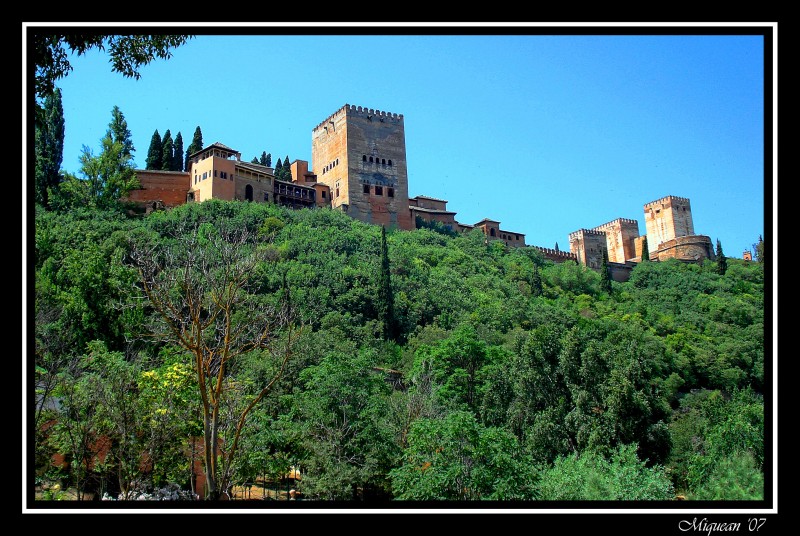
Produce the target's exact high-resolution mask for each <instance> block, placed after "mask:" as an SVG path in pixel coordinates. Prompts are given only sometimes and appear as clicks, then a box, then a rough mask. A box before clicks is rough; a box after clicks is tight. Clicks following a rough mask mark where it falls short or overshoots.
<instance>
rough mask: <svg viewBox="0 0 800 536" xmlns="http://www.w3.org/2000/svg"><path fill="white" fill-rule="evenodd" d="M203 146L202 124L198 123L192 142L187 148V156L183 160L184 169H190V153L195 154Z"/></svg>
mask: <svg viewBox="0 0 800 536" xmlns="http://www.w3.org/2000/svg"><path fill="white" fill-rule="evenodd" d="M202 148H203V132H202V131H201V130H200V126H199V125H198V126H197V128H195V129H194V137H192V143H190V144H189V147H188V148H187V149H186V157H185V158H184V160H183V170H184V171H189V155H193V154H194V153H196V152H197V151H199V150H200V149H202Z"/></svg>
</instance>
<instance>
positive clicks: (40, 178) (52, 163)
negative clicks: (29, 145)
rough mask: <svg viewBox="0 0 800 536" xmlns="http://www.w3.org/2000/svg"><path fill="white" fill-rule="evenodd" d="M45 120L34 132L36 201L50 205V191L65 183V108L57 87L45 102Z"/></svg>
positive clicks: (42, 116)
mask: <svg viewBox="0 0 800 536" xmlns="http://www.w3.org/2000/svg"><path fill="white" fill-rule="evenodd" d="M40 117H41V121H37V122H36V125H35V133H34V136H35V138H34V153H35V157H36V162H35V168H34V193H35V197H36V201H37V202H38V203H41V204H42V205H44V206H45V207H47V206H49V205H50V191H51V190H54V189H56V188H58V186H59V185H60V184H61V162H62V160H63V159H64V108H63V106H62V104H61V90H60V89H58V88H55V89H54V90H53V92H52V93H51V94H49V95H48V96H47V97H46V98H45V101H44V107H43V109H42V114H41V116H40Z"/></svg>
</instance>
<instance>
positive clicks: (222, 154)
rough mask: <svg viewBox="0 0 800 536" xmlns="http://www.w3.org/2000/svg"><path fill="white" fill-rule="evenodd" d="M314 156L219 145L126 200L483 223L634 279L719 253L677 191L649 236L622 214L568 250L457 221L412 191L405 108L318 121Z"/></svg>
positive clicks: (580, 235)
mask: <svg viewBox="0 0 800 536" xmlns="http://www.w3.org/2000/svg"><path fill="white" fill-rule="evenodd" d="M311 155H312V156H311V163H312V167H311V169H312V170H314V171H309V167H308V162H307V161H304V160H295V161H294V162H292V163H291V173H292V180H291V182H289V181H282V180H278V179H276V178H275V174H274V169H273V168H270V167H267V166H262V165H259V164H254V163H251V162H245V161H242V159H241V153H239V152H238V151H236V150H234V149H231V148H230V147H228V146H226V145H223V144H221V143H219V142H217V143H213V144H211V145H209V146H207V147H205V148H203V149H201V150H200V151H197V152H196V153H194V154H192V155H189V170H188V171H185V172H180V171H158V170H136V175H137V177H138V179H139V183H140V185H141V187H140V189H138V190H134V191H133V192H131V193H130V194H129V196H128V200H130V201H133V202H135V203H137V204H139V205H140V206H141V207H143V208H144V210H145V211H148V212H149V211H151V210H154V209H157V208H169V207H174V206H177V205H181V204H184V203H193V202H194V203H197V202H202V201H205V200H208V199H224V200H229V201H232V200H242V201H253V202H263V203H276V204H279V205H284V206H288V207H292V208H314V207H330V208H333V209H337V210H342V211H343V212H345V213H347V214H348V215H349V216H351V217H353V218H356V219H358V220H361V221H364V222H367V223H373V224H377V225H384V226H386V227H394V228H399V229H404V230H411V229H415V228H417V227H419V226H422V225H425V224H432V223H434V222H438V224H441V225H443V226H445V227H446V228H449V229H450V230H452V231H456V232H467V231H471V230H473V229H480V230H481V232H483V234H484V235H485V236H486V240H487V241H488V240H500V241H502V242H504V243H505V244H506V245H507V246H509V247H534V248H536V249H537V250H539V251H540V252H541V253H542V255H543V256H544V257H545V258H547V259H550V260H552V261H555V262H564V261H567V260H573V261H576V262H579V263H581V264H584V265H586V266H587V267H589V268H592V269H595V270H599V269H600V267H601V266H602V262H603V256H604V254H605V255H607V261H608V262H607V265H608V267H609V271H610V273H611V276H612V277H613V278H614V279H615V280H617V281H625V280H627V279H628V276H629V274H630V271H631V270H632V269H633V267H634V266H635V265H636V264H637V263H639V262H641V257H642V254H643V251H644V248H645V247H647V250H648V252H649V258H650V260H664V259H667V258H677V259H679V260H682V261H687V262H702V261H703V260H704V259H712V260H713V259H714V249H713V247H712V243H711V239H710V238H709V237H708V236H703V235H695V234H694V225H693V222H692V209H691V205H690V203H689V199H687V198H685V197H676V196H671V195H670V196H666V197H662V198H661V199H657V200H655V201H651V202H649V203H645V205H644V219H645V235H639V224H638V222H637V221H636V220H634V219H628V218H617V219H615V220H613V221H610V222H608V223H604V224H602V225H599V226H597V227H593V228H590V229H579V230H577V231H574V232H572V233H570V235H569V248H570V250H569V252H563V251H559V250H558V249H550V248H544V247H540V246H533V245H527V244H526V242H525V234H523V233H519V232H516V231H508V230H504V229H501V227H500V222H499V221H497V220H492V219H489V218H484V219H483V220H481V221H479V222H477V223H474V224H471V225H470V224H464V223H460V222H458V221H457V220H456V218H455V216H456V212H453V211H449V210H447V201H445V200H443V199H437V198H434V197H427V196H423V195H418V196H416V197H412V198H409V197H408V169H407V165H406V146H405V126H404V122H403V115H402V114H395V113H389V112H384V111H380V110H374V109H372V108H362V107H361V106H352V105H349V104H345V105H344V106H342V107H341V108H340V109H339V110H337V111H336V112H334V113H333V114H331V115H330V116H329V117H328V118H326V119H325V120H324V121H322V122H321V123H319V124H318V125H317V126H316V127H314V129H313V130H312V133H311ZM645 244H646V245H645Z"/></svg>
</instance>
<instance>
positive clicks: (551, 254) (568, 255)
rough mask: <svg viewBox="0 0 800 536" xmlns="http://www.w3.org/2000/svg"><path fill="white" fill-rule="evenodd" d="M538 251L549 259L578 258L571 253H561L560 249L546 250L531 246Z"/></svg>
mask: <svg viewBox="0 0 800 536" xmlns="http://www.w3.org/2000/svg"><path fill="white" fill-rule="evenodd" d="M531 247H532V248H535V249H536V250H537V251H541V252H542V253H544V255H545V256H546V257H548V258H553V257H558V258H561V259H564V260H573V261H574V260H577V259H578V256H577V255H575V254H574V253H572V252H571V251H561V250H560V249H552V248H545V247H542V246H531Z"/></svg>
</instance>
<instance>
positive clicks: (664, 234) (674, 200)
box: [644, 195, 694, 251]
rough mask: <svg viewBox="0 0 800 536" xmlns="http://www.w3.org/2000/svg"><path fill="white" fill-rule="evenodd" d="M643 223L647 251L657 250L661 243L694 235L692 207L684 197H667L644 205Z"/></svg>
mask: <svg viewBox="0 0 800 536" xmlns="http://www.w3.org/2000/svg"><path fill="white" fill-rule="evenodd" d="M644 221H645V228H646V230H647V245H648V247H649V249H650V250H651V251H652V250H655V249H659V247H660V246H659V245H660V244H661V243H662V242H667V241H669V240H672V239H673V238H677V237H681V236H692V235H694V223H693V222H692V207H691V204H690V202H689V200H688V199H687V198H685V197H676V196H673V195H668V196H666V197H662V198H661V199H658V200H656V201H651V202H650V203H646V204H645V205H644Z"/></svg>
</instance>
